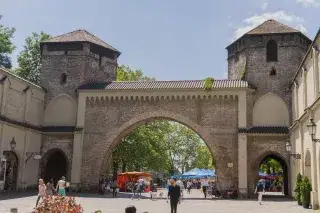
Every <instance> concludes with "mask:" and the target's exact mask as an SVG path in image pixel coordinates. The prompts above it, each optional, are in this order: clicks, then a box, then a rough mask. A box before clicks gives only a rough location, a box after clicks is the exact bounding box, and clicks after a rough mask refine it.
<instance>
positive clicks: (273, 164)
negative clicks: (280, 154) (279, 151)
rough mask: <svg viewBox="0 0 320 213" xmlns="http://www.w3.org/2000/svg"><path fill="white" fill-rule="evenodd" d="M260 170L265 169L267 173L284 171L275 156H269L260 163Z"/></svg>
mask: <svg viewBox="0 0 320 213" xmlns="http://www.w3.org/2000/svg"><path fill="white" fill-rule="evenodd" d="M260 171H264V172H266V173H267V174H273V173H282V172H283V170H282V166H281V164H280V162H279V161H277V160H276V159H273V158H268V159H266V160H265V161H264V162H262V164H261V165H260Z"/></svg>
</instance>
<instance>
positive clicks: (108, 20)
mask: <svg viewBox="0 0 320 213" xmlns="http://www.w3.org/2000/svg"><path fill="white" fill-rule="evenodd" d="M44 2H46V3H44ZM200 2H201V3H200ZM319 11H320V0H281V1H279V0H242V1H240V0H201V1H191V0H187V1H186V0H175V1H172V0H171V1H170V0H157V1H156V0H91V1H83V0H82V1H81V0H68V1H66V0H55V1H43V0H0V14H1V15H3V16H4V17H3V19H1V21H0V24H3V25H6V26H12V27H15V28H16V33H15V37H14V43H15V45H16V46H17V48H16V51H15V52H14V54H13V55H12V58H13V61H14V64H16V56H17V54H18V53H19V52H20V51H21V49H22V47H23V44H24V40H25V38H26V37H27V36H29V35H30V34H31V33H32V32H40V31H44V32H46V33H49V34H51V35H53V36H54V35H59V34H63V33H66V32H70V31H73V30H76V29H80V28H81V29H86V30H88V31H89V32H91V33H93V34H95V35H96V36H98V37H100V38H101V39H103V40H105V41H106V42H107V43H109V44H111V45H112V46H114V47H115V48H117V49H118V50H120V51H121V52H122V55H121V56H120V58H119V63H120V64H126V65H129V66H130V67H132V68H136V69H141V70H143V72H144V73H145V75H147V76H150V77H155V78H156V79H157V80H179V79H180V80H187V79H204V78H206V77H209V76H212V77H214V78H216V79H218V78H226V72H227V61H226V50H225V47H226V46H227V45H228V44H229V43H231V42H232V40H234V39H235V38H236V37H238V36H240V35H241V34H243V33H245V32H246V31H248V30H250V29H252V28H253V27H255V26H257V25H259V24H260V23H262V22H263V21H265V20H267V19H269V18H273V19H276V20H278V21H280V22H282V23H284V24H288V25H289V26H292V27H295V28H298V29H299V30H301V31H302V32H304V33H305V34H306V35H307V36H309V37H310V38H311V39H313V37H314V36H315V33H316V32H317V30H318V28H319V26H320V25H319V22H317V21H316V20H320V13H319Z"/></svg>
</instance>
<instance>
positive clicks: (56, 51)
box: [0, 20, 311, 196]
mask: <svg viewBox="0 0 320 213" xmlns="http://www.w3.org/2000/svg"><path fill="white" fill-rule="evenodd" d="M310 43H311V41H310V40H309V39H308V38H307V37H306V36H304V35H303V34H302V33H301V32H299V31H297V30H295V29H292V28H290V27H288V26H285V25H283V24H281V23H278V22H276V21H274V20H268V21H266V22H265V23H263V24H262V25H260V26H258V27H257V28H255V29H253V30H252V31H250V32H248V33H247V34H245V35H243V36H242V37H241V38H239V39H238V40H237V41H235V42H234V43H232V44H231V45H230V46H228V47H227V50H228V79H226V80H215V81H214V83H213V85H212V89H211V90H205V89H204V82H203V81H202V80H195V81H151V82H116V81H115V80H116V70H117V59H118V57H119V55H120V52H119V51H118V50H116V49H115V48H113V47H111V46H110V45H108V44H107V43H105V42H103V41H101V40H100V39H99V38H97V37H95V36H94V35H92V34H90V33H88V32H87V31H84V30H77V31H74V32H71V33H68V34H64V35H61V36H57V37H54V38H53V39H51V40H49V41H47V42H44V43H42V44H41V50H42V70H41V83H40V86H36V85H32V84H30V83H28V82H27V81H24V80H22V79H20V78H18V77H17V76H14V75H12V74H10V73H8V72H6V71H4V70H2V74H3V76H6V78H4V79H3V80H1V83H2V84H1V86H2V87H1V88H6V87H8V88H11V87H12V88H13V87H14V88H15V90H18V87H17V86H14V85H11V84H10V82H11V81H13V80H11V81H9V80H10V79H16V81H19V82H20V83H21V84H22V85H23V86H21V89H20V90H21V91H22V92H21V91H20V90H18V91H20V93H21V96H18V95H15V93H14V94H13V93H12V92H11V93H9V92H8V91H9V90H8V89H6V90H5V89H2V96H3V97H8V98H2V99H1V104H2V105H1V106H5V107H4V110H2V108H1V116H2V117H1V125H2V126H1V133H2V135H1V136H2V140H1V148H0V151H1V153H4V154H6V156H7V157H6V158H7V159H11V158H12V157H10V156H12V155H13V154H14V155H15V156H23V158H21V157H17V158H18V159H17V161H18V165H19V167H17V168H14V171H16V172H15V173H16V174H17V175H16V176H17V178H16V186H17V187H21V186H22V185H25V184H26V185H32V184H35V183H36V182H37V178H38V177H42V178H44V179H45V180H48V179H50V178H54V179H58V178H60V177H61V176H62V175H65V176H66V177H67V179H68V180H70V181H71V184H72V187H75V188H79V187H81V188H82V189H84V190H90V189H92V188H94V189H95V188H96V185H97V183H98V179H99V177H100V175H101V174H105V173H106V172H107V171H108V169H109V167H110V165H111V164H110V162H111V153H112V150H113V149H114V148H115V146H116V145H117V144H119V143H120V142H121V139H122V138H123V137H125V136H126V135H127V134H128V133H130V131H132V130H133V129H134V128H136V127H137V126H138V125H141V124H143V123H145V122H147V121H149V120H152V119H157V118H167V119H170V120H174V121H177V122H180V123H182V124H185V125H186V126H188V127H190V128H192V129H193V130H194V131H195V132H196V133H197V134H198V135H199V136H200V137H201V138H202V139H203V140H204V141H205V142H206V144H207V145H208V148H209V149H210V151H211V152H212V153H213V155H214V157H215V159H216V174H217V178H218V187H219V188H220V189H222V190H224V189H228V188H231V187H237V188H238V189H239V191H240V192H241V193H243V195H245V196H246V195H247V194H249V195H250V194H252V193H253V190H254V187H255V183H256V181H257V178H258V177H257V176H258V175H257V174H258V172H259V167H260V164H261V163H262V162H263V161H264V160H265V159H267V158H269V157H273V158H277V159H278V160H279V161H280V162H281V164H282V167H283V169H284V192H285V194H291V190H292V187H291V185H292V182H291V181H289V180H290V179H291V176H290V171H291V170H292V168H291V165H290V159H289V154H288V153H287V152H286V150H285V144H286V141H287V138H288V137H289V126H290V125H291V124H292V119H291V117H292V112H295V111H294V110H292V96H291V91H290V82H291V80H292V79H293V77H294V75H295V72H296V70H297V69H298V67H299V65H300V63H301V61H302V60H303V57H304V55H305V54H306V52H307V50H308V47H309V45H310ZM4 85H9V86H4ZM16 87H17V88H16ZM22 87H23V88H22ZM19 88H20V87H19ZM26 88H28V89H26ZM24 91H25V92H24ZM31 91H32V92H31ZM33 91H37V94H38V93H39V95H40V94H41V98H40V96H39V101H35V100H34V99H32V98H34V96H35V95H34V94H35V92H33ZM20 93H17V94H20ZM28 94H29V95H28ZM9 97H10V98H11V99H13V100H14V101H13V102H14V104H16V105H17V106H19V107H20V108H19V110H20V111H19V110H18V111H17V112H16V113H12V112H8V111H6V110H5V108H6V106H7V105H8V106H10V107H11V105H12V103H11V102H12V101H11V102H9V101H8V100H10V98H9ZM22 97H23V98H24V99H23V98H22ZM37 97H38V96H37ZM21 100H26V101H25V102H24V103H30V105H28V104H24V105H23V104H22V103H20V102H19V101H21ZM37 100H38V99H37ZM28 101H29V102H28ZM34 104H36V106H34ZM22 106H25V108H23V109H21V107H22ZM37 107H38V108H37ZM21 110H22V111H23V113H24V114H21V115H20V114H19V113H22V111H21ZM18 112H19V113H18ZM10 113H11V114H10ZM18 115H19V116H22V117H21V118H20V117H17V116H18ZM29 117H32V118H29ZM10 119H11V120H10ZM30 119H31V120H30ZM32 119H33V120H32ZM36 121H37V122H38V123H34V122H36ZM7 126H8V127H9V126H14V128H15V129H14V130H10V131H9V130H6V129H5V128H8V127H7ZM19 129H22V130H23V131H22V130H21V133H20V132H19V131H20V130H19ZM29 131H30V132H31V131H32V132H33V133H34V138H30V137H31V135H32V137H33V134H31V133H28V134H27V133H26V132H29ZM20 135H21V136H20ZM25 135H27V137H22V136H25ZM36 136H37V138H36ZM13 137H14V138H15V141H16V144H17V146H16V148H15V149H11V148H12V147H10V142H11V141H12V140H11V139H12V138H13ZM28 137H29V138H28ZM30 150H32V151H30ZM27 153H28V154H27ZM35 153H40V154H41V156H42V159H41V160H40V161H37V160H34V159H31V160H28V162H27V163H28V164H23V163H21V162H22V161H23V162H25V159H28V158H29V156H31V155H34V154H35ZM20 158H21V159H20ZM29 159H30V158H29ZM9 161H10V160H9ZM26 165H28V167H27V166H26ZM7 167H8V171H10V169H11V167H12V166H7ZM12 168H13V167H12ZM11 170H13V169H11ZM26 173H28V175H29V176H30V177H29V176H28V175H26ZM29 173H30V174H29ZM31 173H32V174H31ZM14 178H15V177H14ZM14 178H13V179H14ZM10 181H11V180H10Z"/></svg>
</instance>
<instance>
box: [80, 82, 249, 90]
mask: <svg viewBox="0 0 320 213" xmlns="http://www.w3.org/2000/svg"><path fill="white" fill-rule="evenodd" d="M203 88H204V81H203V80H186V81H114V82H110V83H106V82H98V83H88V84H84V85H81V86H80V87H79V88H78V89H80V90H81V89H100V90H101V89H105V90H142V89H144V90H157V89H203ZM213 88H250V86H249V85H248V82H246V81H242V80H215V81H214V84H213Z"/></svg>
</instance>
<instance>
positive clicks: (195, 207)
mask: <svg viewBox="0 0 320 213" xmlns="http://www.w3.org/2000/svg"><path fill="white" fill-rule="evenodd" d="M129 197H130V195H129V194H120V195H119V198H110V197H109V196H108V197H107V198H106V197H98V196H95V197H93V196H89V195H86V196H85V195H83V196H82V195H81V197H77V198H76V200H77V202H78V203H81V204H82V206H83V207H84V212H85V213H92V212H94V211H95V210H101V211H102V212H103V213H124V209H125V207H126V206H128V205H134V206H136V208H137V210H138V213H142V212H149V213H166V212H168V213H169V212H170V209H169V204H168V203H167V202H166V200H164V199H162V200H157V201H151V200H150V199H148V194H145V197H144V198H143V199H141V200H137V199H135V200H131V199H130V198H129ZM36 199H37V198H36V196H28V197H21V198H15V199H5V200H0V213H8V212H9V210H10V208H13V207H17V208H18V210H19V211H18V212H19V213H22V212H23V213H25V212H28V213H30V212H31V211H32V209H33V207H34V205H35V202H36ZM178 210H179V212H180V213H260V212H268V213H277V212H281V213H289V212H290V213H303V212H313V211H312V210H306V209H303V208H302V207H299V206H297V205H296V203H295V202H292V201H288V200H286V199H278V200H277V199H273V201H271V200H270V199H268V200H267V201H265V202H264V203H263V205H259V204H258V203H257V201H253V200H203V199H202V195H201V193H200V192H199V191H198V190H193V192H192V194H191V196H188V195H187V196H186V199H185V200H184V201H183V202H182V203H181V204H180V205H179V207H178Z"/></svg>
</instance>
